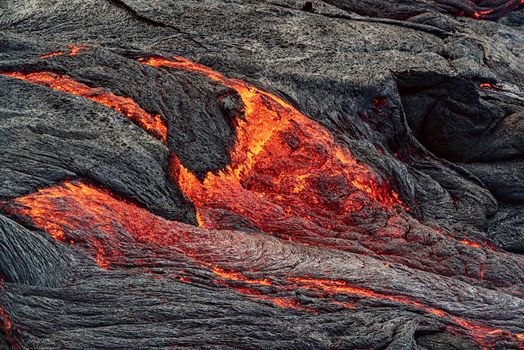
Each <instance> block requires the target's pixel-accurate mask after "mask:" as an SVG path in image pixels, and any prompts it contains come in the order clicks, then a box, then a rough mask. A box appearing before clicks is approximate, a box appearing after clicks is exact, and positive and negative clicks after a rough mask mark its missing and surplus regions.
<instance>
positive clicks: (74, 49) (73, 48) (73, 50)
mask: <svg viewBox="0 0 524 350" xmlns="http://www.w3.org/2000/svg"><path fill="white" fill-rule="evenodd" d="M67 48H68V49H69V53H68V56H70V57H73V56H76V55H78V54H79V53H80V51H81V50H83V49H86V48H88V46H87V45H73V44H71V45H67ZM64 54H65V52H64V51H56V52H51V53H47V54H44V55H41V56H40V58H51V57H56V56H62V55H64Z"/></svg>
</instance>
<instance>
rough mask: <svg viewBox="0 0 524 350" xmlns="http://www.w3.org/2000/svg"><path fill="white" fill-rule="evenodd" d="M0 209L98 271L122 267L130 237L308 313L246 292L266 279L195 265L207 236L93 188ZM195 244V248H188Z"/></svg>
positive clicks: (45, 193) (42, 194)
mask: <svg viewBox="0 0 524 350" xmlns="http://www.w3.org/2000/svg"><path fill="white" fill-rule="evenodd" d="M5 209H6V211H8V212H11V213H13V214H16V215H19V216H23V217H27V218H30V219H31V221H32V223H33V224H34V225H35V226H37V227H39V228H41V229H43V230H45V231H46V232H47V233H49V234H50V235H52V236H53V237H54V238H55V239H57V240H59V241H61V242H64V243H69V244H72V243H71V242H74V245H75V246H77V247H81V248H82V249H85V250H86V251H87V252H88V253H89V254H90V255H91V256H92V258H93V259H94V261H95V262H96V263H97V265H99V266H100V267H101V268H103V269H108V268H110V267H111V266H113V265H118V264H119V263H121V262H125V261H126V257H125V248H124V247H123V246H122V244H123V245H124V246H125V244H126V242H128V241H129V236H128V235H127V234H130V235H131V237H132V238H133V239H134V240H136V241H138V242H141V243H144V244H147V243H154V244H157V245H160V246H167V247H177V248H178V249H180V250H181V251H183V253H184V254H185V257H186V258H189V259H192V260H194V261H195V262H197V263H198V264H199V265H200V266H203V267H205V268H207V269H209V271H211V272H213V273H214V274H215V275H216V276H217V282H218V283H220V284H224V285H227V286H229V287H231V288H233V289H235V290H236V291H238V292H240V293H243V294H247V295H249V296H256V297H257V298H258V299H261V300H268V301H271V302H272V303H274V304H275V305H277V306H280V307H290V308H295V309H301V310H304V311H310V310H309V309H307V308H304V307H301V306H300V305H299V304H300V303H299V302H298V301H295V300H292V299H290V298H277V297H271V296H267V295H263V293H261V292H259V291H257V290H256V289H253V288H250V287H249V286H250V285H257V286H272V283H271V281H269V280H268V279H251V278H248V277H246V276H245V275H243V274H241V273H239V272H236V271H232V270H229V269H228V270H225V269H222V268H220V267H218V266H215V265H214V264H212V263H209V262H206V261H203V260H201V258H200V255H201V254H203V252H205V251H206V250H207V247H208V245H209V243H207V242H208V240H209V236H210V234H209V232H207V231H204V232H202V231H198V229H197V228H195V227H193V226H190V225H186V224H182V223H179V222H173V221H168V220H165V219H163V218H161V217H158V216H155V215H153V214H151V213H150V212H148V211H147V210H145V209H142V208H139V207H137V206H136V205H134V204H131V203H128V202H126V201H124V200H121V199H117V198H116V197H114V196H112V195H111V194H110V193H109V192H108V191H106V190H103V189H99V188H97V187H95V186H92V185H89V184H86V183H82V182H75V183H73V182H65V183H64V184H62V185H61V186H56V187H50V188H46V189H43V190H40V191H38V192H37V193H34V194H31V195H27V196H24V197H20V198H18V199H16V200H14V201H13V203H12V204H11V206H9V207H8V208H5ZM122 228H123V229H124V231H122ZM82 229H83V230H87V231H88V232H90V235H88V236H85V235H78V232H79V230H82ZM195 240H196V241H198V245H196V246H195V245H194V244H190V243H191V242H192V241H195ZM188 242H189V243H188ZM199 247H200V248H199ZM195 249H197V250H195ZM177 279H181V280H183V281H189V279H188V278H187V277H185V276H178V277H177ZM237 284H240V285H241V286H238V285H237Z"/></svg>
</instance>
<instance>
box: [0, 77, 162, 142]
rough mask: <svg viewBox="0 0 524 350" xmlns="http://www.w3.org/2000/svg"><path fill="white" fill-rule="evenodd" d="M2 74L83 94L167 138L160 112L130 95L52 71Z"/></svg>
mask: <svg viewBox="0 0 524 350" xmlns="http://www.w3.org/2000/svg"><path fill="white" fill-rule="evenodd" d="M0 74H2V75H5V76H9V77H12V78H17V79H21V80H25V81H28V82H30V83H33V84H38V85H44V86H47V87H49V88H52V89H55V90H58V91H61V92H65V93H68V94H71V95H76V96H81V97H83V98H86V99H88V100H91V101H93V102H96V103H100V104H103V105H104V106H107V107H109V108H111V109H114V110H115V111H117V112H120V113H122V114H123V115H125V116H126V117H128V118H129V119H131V120H132V121H133V122H135V123H136V124H138V125H139V126H140V127H142V128H144V129H145V130H146V131H148V132H150V133H151V134H152V135H154V136H155V137H157V138H159V139H161V140H162V141H165V140H166V138H167V126H166V123H165V122H164V120H163V119H162V117H161V116H160V115H159V114H156V115H151V114H149V113H147V112H146V111H144V110H143V109H142V108H140V106H139V105H138V104H137V103H136V102H135V101H133V100H132V99H131V98H129V97H122V96H118V95H115V94H113V93H111V92H108V91H106V90H104V89H101V88H92V87H89V86H87V85H85V84H82V83H80V82H78V81H76V80H74V79H73V78H71V77H69V76H62V75H58V74H55V73H51V72H35V73H24V72H0Z"/></svg>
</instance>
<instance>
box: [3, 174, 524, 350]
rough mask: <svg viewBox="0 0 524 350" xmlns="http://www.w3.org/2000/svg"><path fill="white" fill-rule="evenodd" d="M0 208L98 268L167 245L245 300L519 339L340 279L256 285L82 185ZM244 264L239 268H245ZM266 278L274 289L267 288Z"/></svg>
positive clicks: (200, 237)
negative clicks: (365, 306)
mask: <svg viewBox="0 0 524 350" xmlns="http://www.w3.org/2000/svg"><path fill="white" fill-rule="evenodd" d="M4 209H5V210H6V211H7V212H10V213H11V214H14V215H17V216H18V217H25V218H29V219H30V220H31V222H32V223H33V225H35V226H37V227H39V228H41V229H44V230H45V231H46V232H48V233H49V234H51V235H52V236H53V237H54V238H55V239H57V240H59V241H61V242H64V243H66V244H67V243H69V244H72V245H74V246H75V247H77V248H80V249H83V250H85V251H87V253H88V254H89V255H91V256H92V257H93V258H94V260H95V261H96V262H97V263H98V264H99V265H100V266H101V267H103V268H108V267H112V266H127V264H129V263H130V261H129V259H132V258H131V257H129V256H127V251H126V248H127V247H128V246H129V245H130V244H134V243H138V244H140V245H143V246H147V245H151V244H153V245H156V246H161V247H169V248H171V249H172V254H173V255H175V256H176V255H178V254H181V256H182V257H184V258H185V259H189V260H192V261H194V262H195V263H196V264H197V265H199V266H201V267H203V268H205V269H207V270H208V271H210V272H211V273H213V274H214V275H215V276H216V278H215V282H216V283H218V284H221V285H225V286H228V287H230V288H232V289H234V290H235V291H237V292H239V293H242V294H245V295H247V296H250V297H253V298H257V299H260V300H266V301H269V302H272V303H273V304H274V305H277V306H279V307H285V308H294V309H298V310H302V311H307V312H316V310H314V309H312V308H309V307H307V306H304V305H302V304H301V303H300V302H299V301H298V300H296V299H293V298H290V297H280V296H273V295H271V294H273V293H278V292H285V291H289V290H293V291H295V290H301V289H302V290H306V291H310V292H312V293H313V296H315V297H317V298H324V299H325V298H326V295H327V296H333V295H351V296H356V297H359V298H364V299H370V300H387V301H390V302H394V303H398V304H403V305H408V306H411V307H414V308H416V309H418V310H421V311H424V312H426V313H429V314H432V315H434V316H436V317H439V318H443V319H445V320H447V321H448V322H450V323H451V324H454V327H455V328H457V327H459V328H460V329H464V330H466V331H467V332H468V334H470V335H471V336H472V337H473V338H475V339H476V340H477V341H478V342H479V343H481V344H490V342H491V341H493V339H495V338H496V337H504V338H505V339H512V340H513V341H518V342H519V343H523V344H524V342H522V341H521V338H522V335H520V334H518V335H514V334H512V333H510V332H508V331H505V330H502V329H495V328H491V327H486V326H483V325H481V324H479V323H477V322H473V321H468V320H466V319H463V318H460V317H457V316H454V315H452V314H450V313H448V312H446V311H443V310H440V309H437V308H434V307H431V306H427V305H425V304H423V303H422V302H420V301H417V300H415V299H413V298H411V297H409V296H404V295H390V294H383V293H379V292H376V291H373V290H370V289H367V288H363V287H359V286H354V285H351V284H349V283H348V282H346V281H341V280H330V279H318V278H310V277H297V276H285V275H284V276H283V275H274V276H267V277H266V278H256V279H254V278H250V277H247V276H246V275H244V274H243V273H240V272H237V271H234V270H233V269H232V266H228V264H229V263H228V261H224V260H223V256H221V254H222V251H223V248H221V247H216V243H217V242H216V240H215V237H214V233H213V232H212V231H208V230H205V229H198V228H195V227H193V226H190V225H186V224H182V223H179V222H174V221H169V220H166V219H163V218H161V217H158V216H155V215H154V214H152V213H150V212H149V211H147V210H146V209H143V208H140V207H137V206H136V205H134V204H132V203H129V202H127V201H125V200H123V199H121V198H118V197H116V196H114V195H112V194H111V193H110V192H108V191H107V190H103V189H100V188H97V187H95V186H93V185H90V184H86V183H82V182H74V183H73V182H66V183H64V184H63V185H61V186H56V187H51V188H46V189H43V190H40V191H38V192H37V193H34V194H30V195H27V196H24V197H20V198H17V199H15V200H13V201H12V202H11V203H9V204H7V205H6V206H5V207H4ZM226 232H227V231H226ZM231 234H233V232H231ZM226 244H227V243H226ZM239 244H241V243H240V242H239ZM256 258H257V259H258V258H259V257H258V256H256ZM215 261H220V264H221V265H222V266H220V267H219V266H217V265H216V263H215ZM136 263H137V261H135V262H134V263H133V264H132V265H137V264H136ZM249 263H250V262H249V261H248V262H246V265H249ZM269 277H270V278H271V279H275V281H278V283H273V282H272V281H271V280H270V278H269ZM177 279H179V280H185V281H188V279H187V277H186V276H177ZM268 288H269V289H270V290H271V291H270V292H269V290H268ZM268 293H271V294H268ZM328 302H333V303H335V304H338V305H342V306H347V307H349V308H354V307H355V304H354V303H346V302H340V301H339V300H332V299H330V298H328ZM346 304H347V305H346ZM0 316H1V315H0Z"/></svg>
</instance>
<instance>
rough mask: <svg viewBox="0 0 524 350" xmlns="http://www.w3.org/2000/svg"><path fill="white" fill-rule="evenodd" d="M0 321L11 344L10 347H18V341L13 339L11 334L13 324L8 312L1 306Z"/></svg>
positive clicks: (16, 348) (16, 349)
mask: <svg viewBox="0 0 524 350" xmlns="http://www.w3.org/2000/svg"><path fill="white" fill-rule="evenodd" d="M0 323H1V327H2V329H3V330H4V332H5V337H6V339H7V341H8V342H9V344H10V345H11V347H12V348H13V349H14V350H18V349H20V344H18V341H17V340H16V339H15V337H14V334H13V330H14V326H13V323H12V322H11V317H9V314H8V313H7V312H6V311H5V309H4V308H3V307H0Z"/></svg>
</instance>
